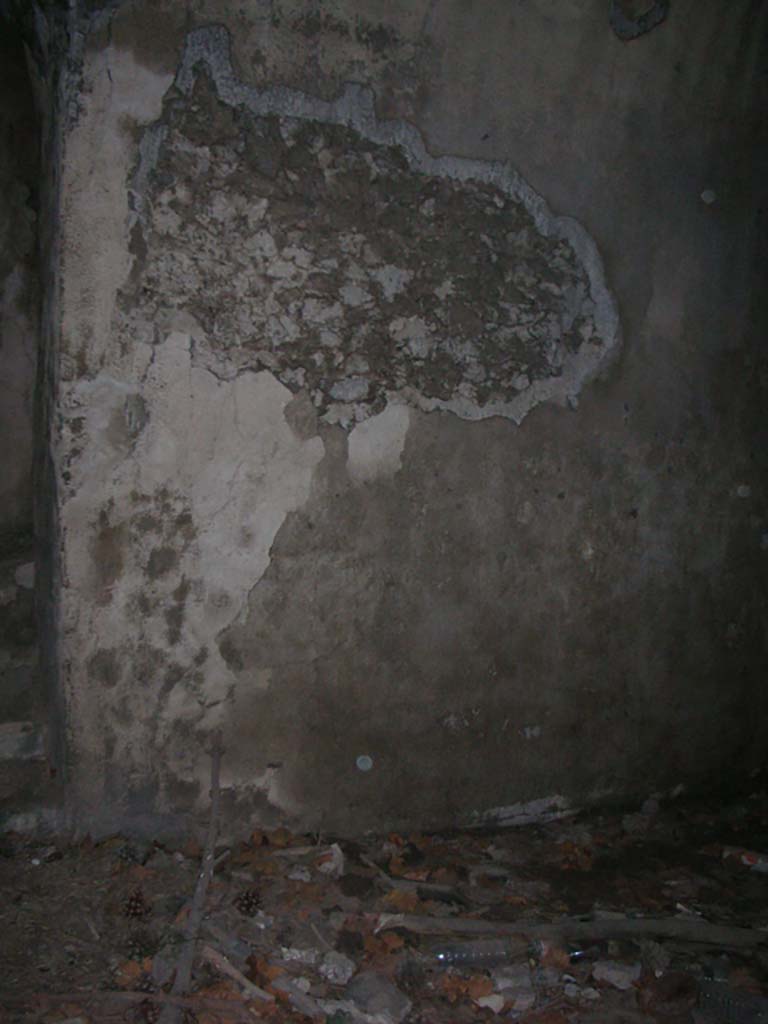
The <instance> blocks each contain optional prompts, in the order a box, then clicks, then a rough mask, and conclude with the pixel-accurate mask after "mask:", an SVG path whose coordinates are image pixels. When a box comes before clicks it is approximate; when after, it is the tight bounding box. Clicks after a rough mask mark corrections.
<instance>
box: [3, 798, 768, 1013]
mask: <svg viewBox="0 0 768 1024" xmlns="http://www.w3.org/2000/svg"><path fill="white" fill-rule="evenodd" d="M209 848H210V844H209ZM754 851H757V852H758V853H757V854H756V853H755V852H754ZM759 851H765V852H766V859H765V860H762V859H761V858H760V856H759ZM204 854H205V850H204V849H203V847H201V845H200V844H199V843H198V842H197V841H194V840H191V839H190V840H189V841H188V842H187V843H186V845H183V846H181V847H180V848H171V847H169V846H167V845H160V844H158V843H151V842H138V841H132V840H129V839H126V838H125V837H122V836H114V837H111V838H109V839H106V840H102V841H99V842H93V841H92V840H90V839H85V840H84V841H80V842H78V843H72V842H69V841H67V840H65V839H51V840H49V841H48V842H47V843H45V844H42V843H40V842H36V843H32V842H30V841H29V840H28V839H26V838H24V837H23V836H19V835H14V834H9V835H5V836H4V837H2V838H1V839H0V891H1V895H0V961H1V962H0V968H1V970H0V1007H2V1008H1V1009H0V1021H2V1022H3V1024H6V1022H21V1021H24V1022H64V1021H67V1022H69V1024H89V1022H91V1024H95V1022H100V1021H116V1022H117V1021H128V1022H134V1021H136V1022H154V1021H161V1022H162V1024H170V1022H184V1024H194V1022H199V1024H218V1022H222V1024H227V1022H230V1021H256V1022H258V1021H260V1020H264V1021H275V1022H282V1021H296V1022H305V1021H306V1020H307V1019H313V1020H321V1021H326V1022H328V1024H358V1022H360V1024H400V1022H401V1021H408V1022H421V1024H440V1022H447V1021H451V1022H454V1021H456V1022H462V1021H474V1020H486V1021H493V1020H499V1021H501V1020H507V1021H521V1022H525V1024H567V1022H573V1024H576V1022H582V1024H587V1022H595V1024H596V1022H601V1021H617V1022H622V1021H637V1022H640V1021H661V1022H666V1024H683V1022H688V1021H701V1022H707V1021H725V1022H737V1024H757V1022H763V1021H768V998H766V997H768V899H767V898H766V896H767V895H768V799H767V798H766V795H765V794H763V793H761V794H755V795H753V796H751V797H747V798H745V799H744V800H743V801H741V802H739V803H736V804H733V805H731V806H727V807H722V806H719V807H716V806H706V805H704V804H702V803H691V802H688V803H683V802H682V801H677V802H674V803H671V804H666V805H664V806H662V807H659V805H658V804H657V802H656V801H654V800H649V801H647V802H646V804H645V805H644V806H643V808H642V810H638V811H636V812H634V813H629V814H627V813H624V814H612V815H606V814H603V815H595V814H593V815H584V816H580V817H577V818H570V819H567V820H560V821H555V822H550V823H549V824H544V825H541V824H540V825H530V826H526V827H518V828H514V829H507V830H503V831H482V832H478V831H473V832H460V833H459V832H457V833H445V834H437V835H408V836H405V835H389V836H383V837H382V836H375V837H370V838H366V839H364V840H357V841H354V842H352V841H345V840H342V839H339V838H335V837H332V836H326V835H311V836H297V835H291V834H290V833H288V832H287V831H285V830H278V831H275V832H269V833H268V832H264V833H261V832H259V833H254V834H253V835H251V836H249V837H248V838H247V839H245V840H244V841H243V842H241V843H238V844H234V845H226V846H222V845H217V846H216V847H215V849H214V853H213V856H212V857H208V862H209V863H211V862H212V861H213V860H214V858H215V869H214V871H213V876H212V879H211V881H210V884H208V885H207V886H206V881H205V871H204V870H202V869H201V865H202V864H203V863H204V862H205V860H206V858H205V856H204ZM196 891H197V894H198V895H197V900H195V898H194V896H195V892H196ZM188 969H191V977H190V980H189V982H188V983H187V982H186V981H185V977H184V975H185V971H186V970H188Z"/></svg>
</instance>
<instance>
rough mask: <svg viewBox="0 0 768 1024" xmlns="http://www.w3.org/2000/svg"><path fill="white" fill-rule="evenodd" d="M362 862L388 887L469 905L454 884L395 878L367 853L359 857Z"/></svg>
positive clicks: (424, 896)
mask: <svg viewBox="0 0 768 1024" xmlns="http://www.w3.org/2000/svg"><path fill="white" fill-rule="evenodd" d="M359 859H360V861H361V863H362V864H365V865H367V866H368V867H369V868H373V870H374V871H375V872H376V874H377V875H378V878H379V881H380V882H381V884H382V885H384V886H386V888H387V889H395V890H397V889H399V890H400V891H401V892H413V893H416V895H417V896H419V897H421V896H422V894H424V895H423V898H424V899H429V898H430V897H431V896H439V897H442V898H443V899H447V900H450V901H451V902H453V903H461V904H463V905H464V906H466V905H467V903H468V900H467V899H466V897H465V896H462V894H461V893H460V892H457V890H456V889H454V887H453V886H452V885H440V884H438V883H437V882H418V881H416V880H414V879H411V878H393V877H392V876H391V875H388V874H387V872H386V871H385V870H384V868H382V867H380V866H379V865H378V864H377V863H376V861H375V860H372V859H371V858H370V857H366V856H365V854H363V853H361V854H360V857H359Z"/></svg>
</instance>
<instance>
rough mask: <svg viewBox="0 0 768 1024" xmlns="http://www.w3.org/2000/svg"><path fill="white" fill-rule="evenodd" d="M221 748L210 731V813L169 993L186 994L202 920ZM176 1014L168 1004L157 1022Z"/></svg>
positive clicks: (171, 1020) (166, 1022)
mask: <svg viewBox="0 0 768 1024" xmlns="http://www.w3.org/2000/svg"><path fill="white" fill-rule="evenodd" d="M223 753H224V748H223V746H222V741H221V733H220V732H216V733H214V735H213V744H212V747H211V815H210V818H209V821H208V835H207V837H206V840H205V850H204V853H203V863H202V869H201V871H200V874H199V875H198V876H197V885H196V886H195V894H194V896H193V897H192V907H191V909H190V911H189V917H188V918H187V926H186V928H185V930H184V941H183V943H182V949H181V954H180V956H179V962H178V965H177V967H176V977H175V978H174V981H173V987H172V988H171V995H172V996H184V995H186V993H187V991H188V989H189V986H190V982H191V980H192V965H193V963H194V960H195V946H196V944H197V938H198V935H199V934H200V925H201V924H202V921H203V911H204V910H205V897H206V895H207V893H208V886H209V884H210V881H211V878H212V876H213V866H214V854H215V848H216V836H217V834H218V827H219V803H220V800H221V786H220V775H221V757H222V754H223ZM179 1017H180V1014H179V1010H178V1008H177V1007H175V1006H172V1005H168V1006H166V1008H165V1009H164V1010H163V1012H162V1014H161V1016H160V1024H176V1022H177V1021H178V1020H179Z"/></svg>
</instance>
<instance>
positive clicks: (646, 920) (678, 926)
mask: <svg viewBox="0 0 768 1024" xmlns="http://www.w3.org/2000/svg"><path fill="white" fill-rule="evenodd" d="M345 920H348V918H347V917H346V916H345V915H344V914H341V913H339V914H332V915H331V922H332V923H333V924H335V925H336V926H337V927H340V926H341V925H343V923H344V921H345ZM391 928H404V929H405V930H406V931H410V932H419V933H421V934H423V935H461V934H464V935H489V936H492V935H499V936H504V935H525V936H527V937H528V938H530V939H564V940H575V941H583V942H594V941H599V940H600V939H632V938H635V937H640V938H648V937H656V938H665V939H679V940H681V941H684V942H694V943H702V944H704V945H707V946H721V947H724V948H729V949H742V948H747V947H750V946H758V945H760V944H761V943H764V942H768V932H763V931H757V930H755V929H752V928H735V927H731V926H730V925H718V924H710V923H709V922H708V921H704V920H701V919H699V918H695V919H689V918H683V917H662V918H652V917H627V918H605V919H603V918H600V919H598V920H594V921H584V920H583V919H581V918H569V917H563V918H560V920H558V921H552V922H540V921H481V920H479V919H477V918H471V917H464V918H461V917H427V916H418V915H415V914H381V915H379V921H378V925H377V926H376V929H375V930H376V932H382V931H387V930H388V929H391Z"/></svg>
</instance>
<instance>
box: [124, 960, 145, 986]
mask: <svg viewBox="0 0 768 1024" xmlns="http://www.w3.org/2000/svg"><path fill="white" fill-rule="evenodd" d="M150 963H151V962H150ZM142 974H144V968H143V966H142V964H141V963H140V962H139V961H138V960H126V961H125V963H122V964H120V966H119V967H118V968H117V970H116V971H115V985H116V986H117V988H133V986H134V985H135V984H136V982H137V981H138V980H139V978H140V977H141V976H142Z"/></svg>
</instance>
